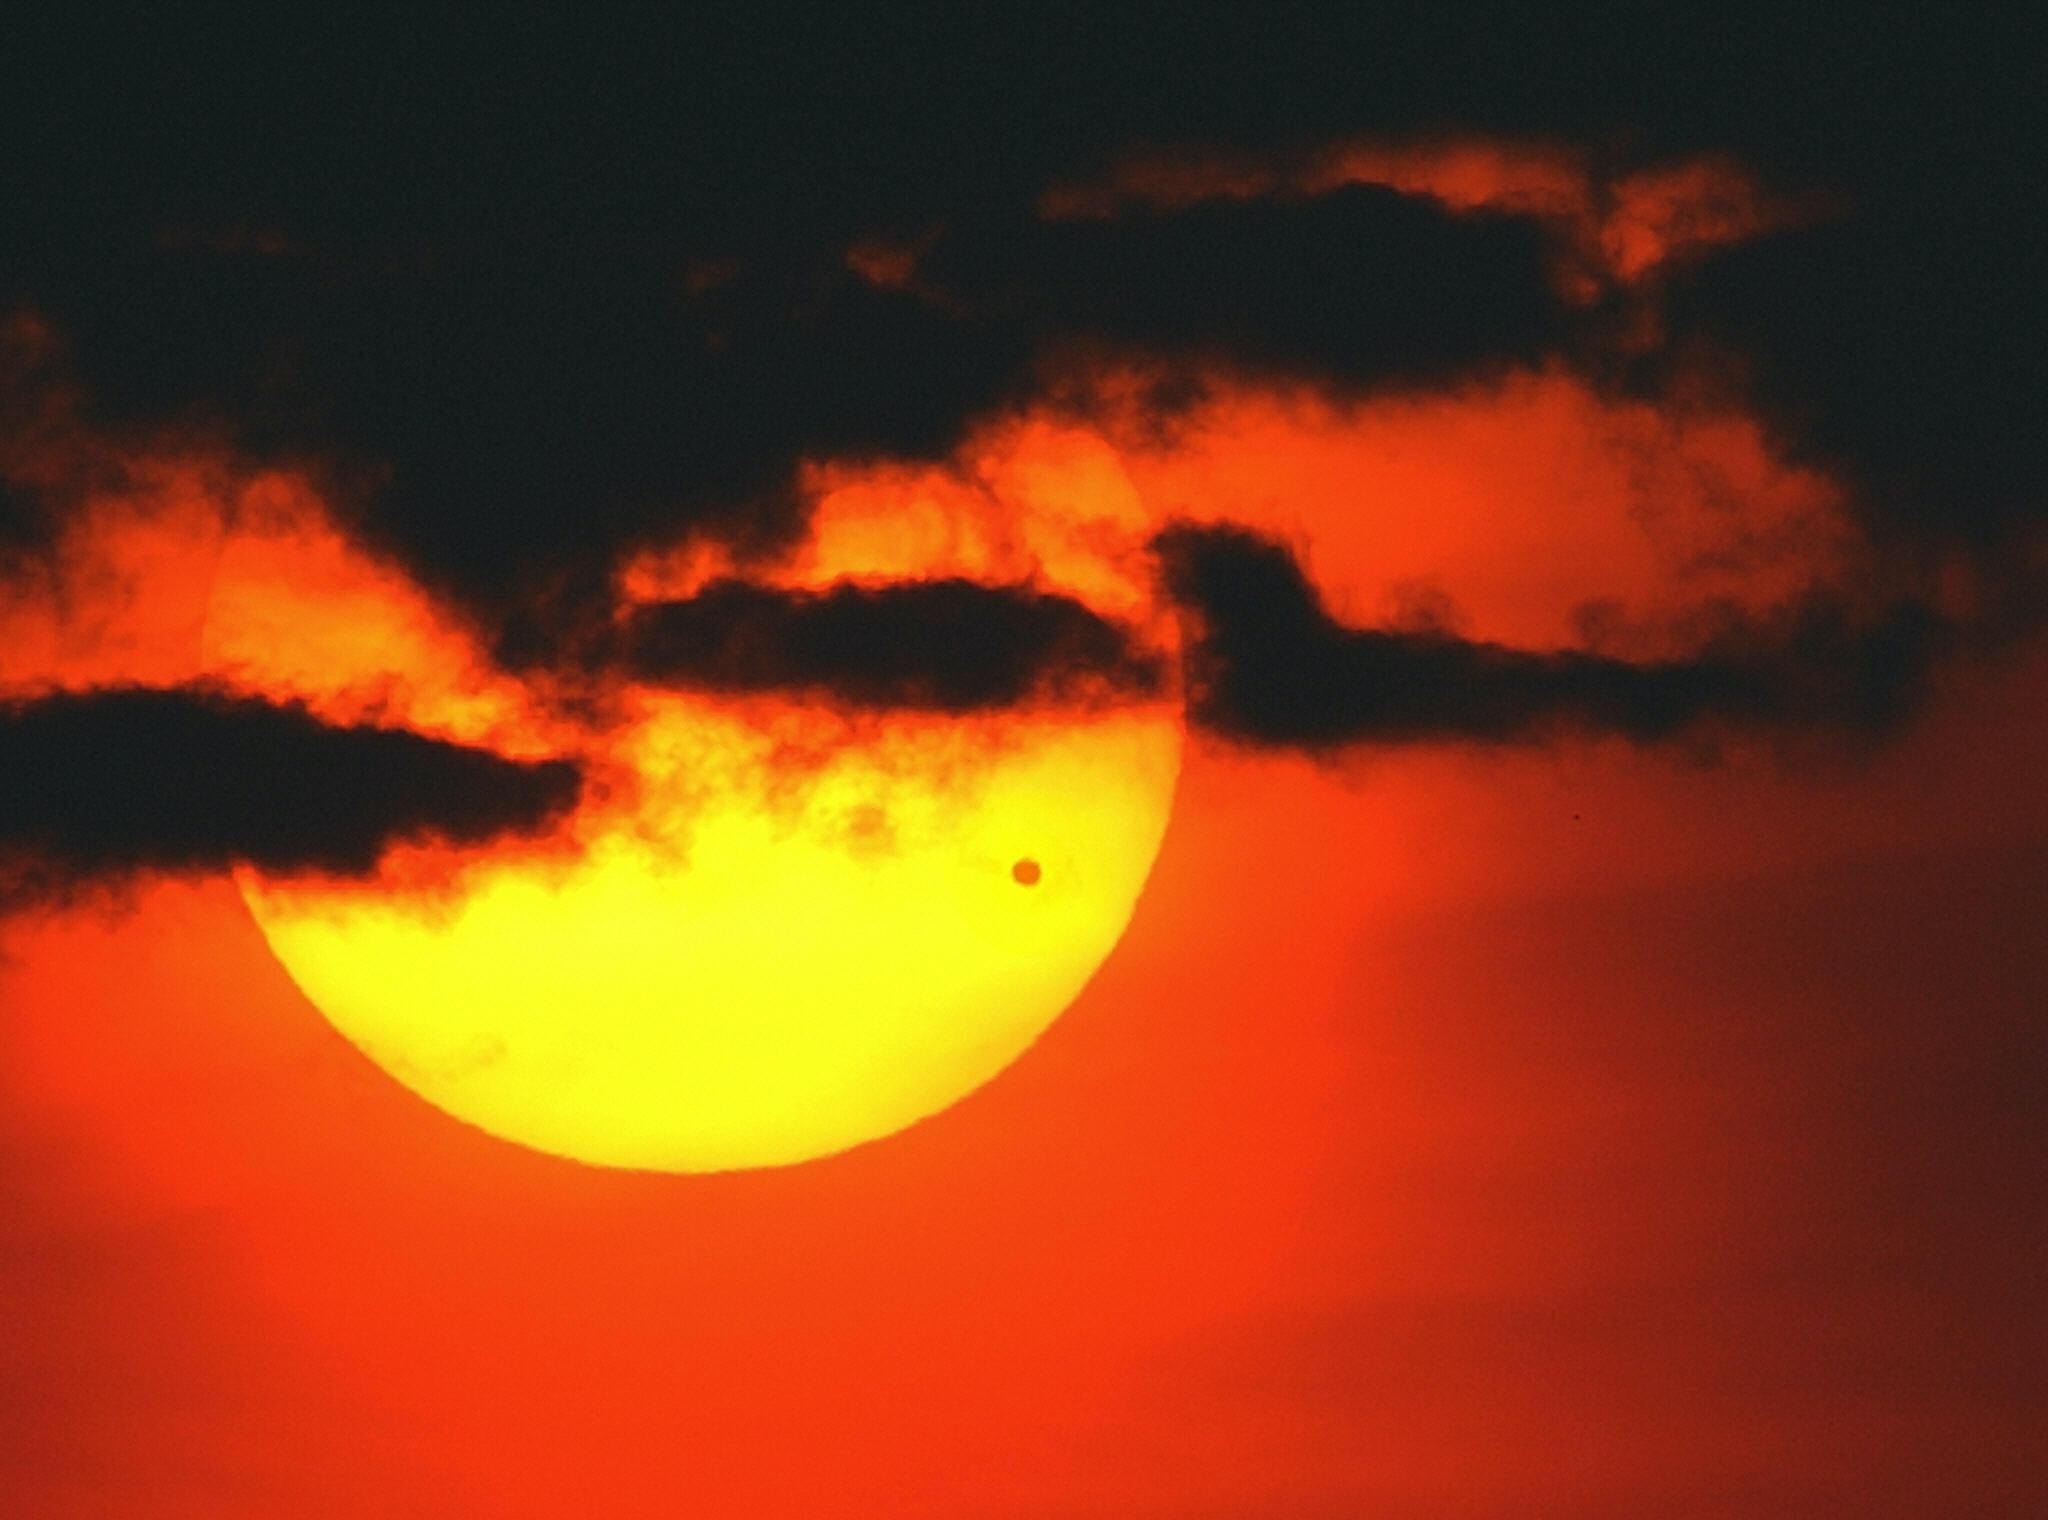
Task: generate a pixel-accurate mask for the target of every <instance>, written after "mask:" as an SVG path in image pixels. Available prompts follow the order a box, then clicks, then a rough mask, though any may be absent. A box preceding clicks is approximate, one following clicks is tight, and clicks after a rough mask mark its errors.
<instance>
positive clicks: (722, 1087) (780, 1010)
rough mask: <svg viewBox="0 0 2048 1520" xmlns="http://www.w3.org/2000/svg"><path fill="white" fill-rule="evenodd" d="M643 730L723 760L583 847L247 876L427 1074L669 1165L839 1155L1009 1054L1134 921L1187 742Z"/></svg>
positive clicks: (556, 1131)
mask: <svg viewBox="0 0 2048 1520" xmlns="http://www.w3.org/2000/svg"><path fill="white" fill-rule="evenodd" d="M649 725H650V731H649V732H648V733H647V734H646V735H644V736H643V737H644V739H645V740H646V741H647V742H648V743H649V745H650V747H654V748H660V749H662V750H664V751H665V752H666V753H667V755H668V756H669V757H670V758H671V759H672V761H673V763H674V765H675V767H676V772H675V773H676V774H677V775H678V776H679V777H686V776H688V775H689V774H690V773H691V772H692V768H693V766H694V765H695V764H697V763H698V762H705V764H704V773H705V774H706V775H709V776H711V777H712V778H714V779H712V780H711V781H710V782H709V783H708V784H707V785H705V786H702V787H695V788H693V787H691V786H689V785H688V784H687V782H685V781H681V780H679V781H678V782H677V783H676V784H675V786H674V788H673V789H672V790H671V791H669V792H668V793H666V794H660V793H658V794H657V796H656V797H654V798H652V799H650V800H648V801H647V802H646V803H645V804H644V805H643V808H642V809H641V810H640V811H638V812H636V813H635V814H633V815H631V816H630V817H628V818H624V819H620V820H618V821H617V823H616V824H615V825H614V826H612V827H611V828H610V829H609V830H608V832H607V833H605V834H604V835H603V836H602V837H600V838H598V839H596V840H594V841H592V842H590V843H589V844H588V846H587V847H586V848H585V849H584V851H583V852H582V853H581V854H580V856H579V857H578V858H576V859H575V860H574V861H573V862H571V863H568V864H566V865H563V864H558V863H551V862H545V861H543V862H533V861H530V860H522V859H521V858H520V857H519V856H518V855H516V854H515V855H513V856H511V857H509V858H508V860H507V862H506V863H505V864H503V865H495V864H493V863H492V862H490V861H488V860H486V861H484V862H482V863H480V864H479V865H477V866H475V867H472V868H470V869H468V870H466V871H465V873H464V874H463V877H462V880H461V883H460V885H459V887H458V888H457V889H456V891H455V892H454V895H453V896H452V897H446V896H444V895H442V894H438V893H436V894H430V895H428V896H426V897H424V898H422V897H420V896H418V895H417V894H411V893H407V892H404V891H388V892H378V891H366V890H364V889H362V888H360V887H346V886H333V885H329V886H320V885H309V884H305V883H298V884H293V883H264V882H262V881H260V880H258V879H257V878H256V877H255V876H254V875H253V874H250V873H244V875H243V877H242V884H243V889H244V895H245V897H246V899H247V901H248V903H249V906H250V908H251V910H252V911H253V912H254V914H255V916H256V920H257V922H258V923H259V924H260V925H261V926H262V928H263V932H264V934H265V935H266V936H267V938H268V939H269V941H270V945H271V947H272V949H273V950H274V951H275V952H276V954H277V956H278V958H279V960H281V961H282V962H283V964H284V966H285V968H286V969H287V970H288V971H289V972H290V973H291V975H292V978H293V980H294V981H296V982H297V983H298V985H299V987H300V988H301V989H302V990H303V991H304V992H305V994H306V995H307V997H309V998H310V999H311V1000H312V1001H313V1003H314V1004H315V1005H316V1006H317V1007H318V1008H319V1009H320V1010H321V1012H322V1013H324V1014H325V1015H326V1016H327V1018H328V1019H329V1020H331V1021H332V1022H333V1024H334V1025H335V1027H336V1028H338V1029H339V1030H340V1031H341V1032H342V1033H343V1034H344V1035H346V1036H347V1037H348V1038H349V1039H350V1040H351V1041H353V1042H354V1043H355V1044H356V1045H357V1046H358V1047H359V1048H360V1049H361V1050H362V1051H363V1052H364V1053H365V1054H366V1055H368V1056H369V1057H370V1059H371V1060H373V1061H375V1062H376V1063H377V1064H378V1065H379V1066H381V1067H382V1068H383V1069H384V1070H385V1071H387V1072H389V1073H390V1074H391V1075H392V1076H394V1077H396V1078H397V1079H398V1080H399V1081H401V1082H403V1083H404V1084H405V1085H406V1086H407V1087H409V1088H411V1089H412V1090H413V1091H414V1092H416V1093H418V1094H419V1095H420V1096H421V1097H423V1098H425V1099H427V1100H428V1101H429V1102H431V1103H433V1104H434V1105H436V1106H437V1107H439V1108H441V1109H443V1110H444V1111H446V1112H448V1113H450V1114H453V1115H455V1116H456V1117H457V1118H460V1119H465V1120H468V1121H469V1122H471V1123H473V1124H476V1125H478V1126H480V1127H482V1128H483V1129H485V1130H488V1131H489V1132H491V1133H492V1134H494V1135H498V1136H501V1137H503V1138H505V1139H507V1140H513V1141H517V1142H519V1143H520V1144H523V1145H527V1146H531V1147H534V1148H536V1149H539V1150H543V1151H549V1152H552V1153H554V1154H557V1155H561V1156H568V1157H573V1158H576V1159H578V1160H581V1161H588V1162H595V1163H600V1164H603V1165H607V1166H620V1167H638V1168H648V1169H656V1170H664V1171H713V1170H724V1169H730V1168H738V1167H753V1166H769V1165H776V1164H782V1163H788V1162H794V1161H801V1160H805V1159H807V1158H810V1157H814V1156H821V1155H825V1154H828V1153H830V1152H834V1151H838V1150H843V1149H845V1148H846V1147H848V1146H852V1145H856V1144H859V1143H860V1142H862V1141H864V1140H871V1139H875V1138H877V1137H879V1136H882V1135H887V1134H890V1133H893V1132H894V1131H896V1130H899V1129H901V1128H903V1127H904V1126H906V1125H908V1124H910V1123H912V1122H913V1121H915V1120H917V1119H920V1118H923V1117H924V1116H926V1115H929V1114H932V1113H935V1112H937V1111H938V1110H940V1109H943V1108H945V1107H946V1106H948V1105H949V1104H951V1103H953V1102H954V1101H956V1100H957V1099H959V1098H960V1097H962V1096H963V1095H965V1094H967V1093H969V1092H971V1091H973V1090H974V1089H975V1088H977V1087H979V1086H980V1085H981V1084H982V1083H984V1082H986V1081H987V1080H988V1079H989V1078H991V1077H993V1076H994V1075H995V1074H996V1073H997V1072H999V1071H1001V1070H1002V1069H1003V1068H1004V1067H1005V1066H1007V1065H1008V1064H1009V1063H1010V1062H1011V1061H1012V1060H1014V1059H1015V1058H1016V1057H1017V1055H1018V1054H1019V1053H1020V1052H1021V1051H1023V1050H1024V1048H1025V1047H1026V1046H1028V1045H1029V1044H1030V1043H1031V1042H1032V1041H1033V1040H1034V1039H1035V1038H1036V1037H1037V1036H1038V1035H1039V1034H1040V1033H1041V1032H1042V1031H1043V1030H1044V1029H1045V1028H1046V1027H1047V1026H1048V1025H1049V1024H1051V1023H1052V1021H1053V1020H1054V1019H1055V1018H1057V1017H1058V1016H1059V1014H1060V1013H1061V1011H1062V1010H1064V1009H1065V1008H1066V1007H1067V1005H1068V1004H1069V1003H1070V1002H1071V1001H1072V1000H1073V998H1074V996H1075V995H1076V994H1077V993H1078V992H1079V991H1080V990H1081V988H1082V986H1083V984H1084V983H1086V982H1087V980H1088V979H1089V977H1090V976H1091V975H1092V974H1093V973H1094V971H1095V968H1096V967H1097V965H1099V964H1100V962H1101V961H1102V959H1103V958H1104V957H1105V956H1106V955H1107V954H1108V953H1109V951H1110V949H1111V948H1112V947H1113V946H1114V945H1115V943H1116V941H1117V939H1118V938H1119V936H1120V935H1121V934H1122V932H1123V929H1124V926H1125V924H1126V922H1127V921H1128V919H1129V917H1130V914H1131V911H1132V906H1133V904H1134V902H1135V901H1136V899H1137V896H1138V892H1139V889H1140V888H1141V887H1142V886H1143V884H1144V881H1145V878H1146V875H1147V872H1148V871H1149V869H1150V867H1151V864H1152V860H1153V857H1154V855H1155V854H1156V853H1157V850H1158V846H1159V842H1160V836H1161V834H1162V832H1163V830H1164V828H1165V825H1166V820H1167V815H1168V813H1169V811H1170V808H1171V802H1172V796H1173V790H1174V781H1175V776H1176V774H1177V770H1178V764H1179V750H1180V733H1179V726H1178V723H1177V721H1176V720H1175V718H1174V717H1173V716H1172V715H1171V714H1170V713H1165V712H1158V711H1154V712H1148V713H1139V714H1129V713H1127V714H1123V715H1119V716H1114V717H1100V718H1092V719H1088V720H1084V721H1057V720H1020V721H1015V722H1010V723H1006V724H1004V725H1002V726H1001V728H1000V729H999V730H997V731H995V732H993V733H978V734H976V735H975V736H974V742H973V743H971V744H966V745H963V744H962V743H961V742H960V739H961V736H960V734H959V732H958V731H957V730H952V729H951V727H950V726H948V725H935V724H929V723H919V724H912V725H903V726H899V727H896V728H892V729H887V730H885V731H883V732H882V733H880V734H878V735H875V736H872V737H870V738H869V739H867V740H866V741H865V742H863V743H859V744H850V745H847V746H846V747H844V748H842V749H839V750H838V751H836V752H835V753H833V754H832V756H831V757H830V758H829V759H827V760H825V761H824V762H823V764H822V765H821V766H820V767H818V768H816V769H809V770H807V771H806V773H805V774H803V775H801V776H797V777H788V776H778V775H776V774H775V771H774V768H773V762H772V761H771V760H769V759H768V758H767V757H766V756H764V755H756V756H755V757H754V760H755V767H756V768H750V767H749V765H748V764H747V763H745V757H746V756H747V754H748V751H749V750H751V749H754V748H756V747H757V746H761V745H764V744H765V743H766V739H765V736H764V735H763V734H762V733H761V731H760V730H758V729H756V728H753V727H751V726H750V725H749V724H748V723H747V722H746V721H745V720H744V719H735V718H733V717H730V716H728V715H725V714H722V713H720V712H719V711H718V710H717V709H715V708H712V707H709V706H705V705H699V704H693V703H689V702H684V701H674V702H669V703H664V704H662V708H661V711H660V712H659V714H658V715H657V716H655V717H653V718H651V719H650V720H649ZM735 760H738V761H740V763H738V764H735V763H734V762H735Z"/></svg>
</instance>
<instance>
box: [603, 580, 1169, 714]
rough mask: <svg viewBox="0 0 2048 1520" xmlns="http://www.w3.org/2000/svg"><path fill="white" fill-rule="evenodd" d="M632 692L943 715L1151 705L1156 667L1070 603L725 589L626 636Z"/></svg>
mask: <svg viewBox="0 0 2048 1520" xmlns="http://www.w3.org/2000/svg"><path fill="white" fill-rule="evenodd" d="M623 663H624V665H625V667H626V668H627V669H628V670H629V671H630V673H631V674H632V675H634V676H635V677H637V678H638V679H641V680H648V681H655V682H662V683H667V684H673V685H680V686H692V687H697V688H701V689H704V690H709V691H717V692H730V693H741V692H768V691H782V692H794V693H805V694H811V695H817V696H823V697H824V698H826V699H827V700H830V701H834V702H838V703H842V704H845V705H847V706H851V707H857V708H877V709H882V708H909V709H925V710H929V711H934V712H945V713H969V712H979V711H984V710H988V709H993V708H1008V707H1016V706H1019V705H1021V704H1026V703H1029V702H1032V701H1034V700H1050V701H1086V700H1090V699H1093V698H1117V699H1129V698H1132V697H1136V696H1146V695H1151V694H1154V693H1156V692H1157V691H1158V690H1159V687H1160V676H1161V669H1160V662H1159V660H1158V659H1157V658H1156V657H1154V656H1152V655H1150V654H1148V653H1146V652H1145V651H1143V650H1142V649H1140V648H1138V647H1137V646H1136V645H1135V644H1134V643H1133V641H1132V638H1131V636H1130V634H1129V633H1128V632H1127V631H1126V630H1124V629H1122V628H1120V627H1118V626H1117V625H1116V624H1114V623H1111V622H1109V621H1107V620H1105V619H1104V618H1102V617H1100V616H1099V615H1097V614H1096V613H1094V612H1092V611H1090V610H1089V609H1088V608H1087V607H1085V606H1083V605H1082V604H1081V603H1079V602H1077V601H1074V600H1072V599H1071V598H1069V597H1064V596H1058V595H1055V594H1052V593H1049V592H1044V591H1037V590H1033V589H1031V588H1028V587H1021V586H988V585H982V584H980V583H978V582H974V581H966V580H934V581H907V582H900V583H895V584H890V585H882V586H874V587H864V586H857V585H852V584H841V585H837V586H833V587H831V588H829V589H827V590H823V591H817V592H806V591H783V590H776V589H772V588H768V587H763V586H756V585H751V584H748V583H745V582H741V581H721V582H717V583H714V584H713V585H710V586H708V587H706V588H705V589H704V590H703V591H701V592H700V593H698V594H697V595H696V596H694V597H691V598H689V599H688V600H686V601H677V602H666V603H661V604H657V605H655V606H651V607H648V608H646V609H644V610H642V611H641V612H639V613H638V614H636V615H635V616H634V617H633V619H632V620H631V621H630V622H629V623H628V625H627V628H626V633H625V639H624V654H623Z"/></svg>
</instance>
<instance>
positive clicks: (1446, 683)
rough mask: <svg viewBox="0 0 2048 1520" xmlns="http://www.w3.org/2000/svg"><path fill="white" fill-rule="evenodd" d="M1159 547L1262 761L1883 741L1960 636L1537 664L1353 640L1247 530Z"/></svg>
mask: <svg viewBox="0 0 2048 1520" xmlns="http://www.w3.org/2000/svg"><path fill="white" fill-rule="evenodd" d="M1157 547H1158V551H1159V554H1160V559H1161V565H1162V571H1163V574H1164V577H1165V581H1166V584H1167V588H1168V590H1169V592H1170V594H1171V595H1172V596H1173V597H1174V599H1175V600H1176V601H1178V602H1179V603H1180V604H1181V606H1182V607H1183V608H1184V609H1186V611H1187V612H1188V613H1189V614H1190V619H1191V622H1192V625H1193V627H1192V630H1191V639H1190V643H1189V645H1188V648H1187V651H1186V660H1187V674H1188V686H1189V711H1190V715H1191V717H1192V719H1193V721H1194V722H1196V723H1198V724H1199V725H1200V726H1202V727H1203V728H1206V729H1208V730H1209V731H1211V732H1213V733H1216V734H1218V735H1221V736H1222V737H1224V738H1227V739H1231V740H1235V741H1238V742H1240V743H1244V744H1248V745H1257V746H1272V747H1285V748H1294V749H1302V750H1311V751H1320V750H1333V749H1337V748H1341V747H1343V746H1347V745H1354V744H1395V743H1403V742H1412V741H1420V740H1457V739H1471V740H1483V741H1505V740H1517V739H1530V738H1540V737H1544V736H1548V735H1551V734H1555V733H1557V732H1559V731H1561V730H1581V731H1585V732H1589V733H1594V734H1613V735H1617V736H1620V737H1622V738H1627V739H1632V740H1637V741H1645V742H1647V741H1654V740H1660V739H1668V738H1671V737H1673V736H1675V735H1677V734H1680V733H1683V732H1685V731H1686V730H1688V729H1689V728H1692V727H1694V726H1695V725H1698V724H1701V723H1705V722H1713V721H1719V722H1726V723H1730V724H1738V725H1767V726H1771V727H1785V728H1807V727H1814V726H1826V727H1842V726H1847V727H1853V728H1871V727H1877V726H1881V725H1883V724H1884V723H1886V722H1888V721H1890V720H1892V719H1893V718H1895V717H1897V716H1898V715H1899V714H1900V712H1901V711H1902V710H1903V709H1904V708H1905V706H1906V705H1907V703H1908V701H1909V699H1910V697H1911V696H1912V694H1913V693H1914V690H1915V688H1916V687H1917V685H1918V683H1919V681H1920V678H1921V676H1922V675H1923V673H1924V671H1925V669H1926V666H1927V663H1928V661H1929V659H1930V658H1931V657H1932V655H1933V653H1934V652H1935V649H1936V647H1937V646H1938V644H1939V641H1940V638H1941V634H1942V630H1941V629H1940V627H1939V625H1938V623H1937V621H1936V620H1935V619H1934V618H1933V617H1932V615H1931V614H1929V613H1927V612H1926V611H1925V610H1924V609H1920V608H1917V607H1907V608H1904V609H1902V610H1900V611H1898V612H1896V613H1895V614H1893V615H1892V616H1890V617H1889V618H1886V619H1884V620H1883V621H1882V622H1880V623H1879V624H1877V625H1876V626H1874V627H1869V628H1862V629H1858V628H1855V627H1851V626H1850V625H1849V624H1848V623H1847V622H1846V621H1845V620H1844V617H1843V616H1842V615H1841V614H1840V613H1839V612H1837V611H1833V610H1829V609H1815V610H1812V611H1810V612H1808V613H1806V614H1805V615H1804V616H1802V617H1799V618H1796V619H1793V620H1792V621H1790V622H1789V623H1788V624H1787V625H1786V626H1785V627H1783V628H1776V629H1773V630H1770V631H1768V632H1760V631H1750V632H1746V633H1744V634H1741V635H1739V636H1738V635H1730V636H1729V637H1728V638H1726V639H1723V640H1720V641H1717V642H1716V643H1715V645H1714V646H1713V647H1711V648H1709V649H1708V650H1707V651H1706V652H1704V653H1702V654H1700V655H1698V656H1696V657H1693V658H1688V659H1674V660H1662V661H1647V662H1641V663H1637V662H1631V661H1628V660H1622V659H1615V658H1610V657H1607V656H1604V655H1599V654H1589V653H1582V652H1576V651H1568V652H1560V653H1536V652H1531V651H1527V650H1519V649H1511V648H1507V647H1504V646H1501V645H1498V644H1489V643H1481V642H1475V641H1471V640H1467V639H1462V638H1459V637H1457V636H1456V635H1454V634H1450V633H1446V632H1440V631H1436V630H1422V631H1407V630H1378V629H1355V628H1347V627H1345V626H1344V625H1342V624H1340V623H1339V622H1337V621H1336V620H1335V619H1334V618H1332V617H1331V616H1330V614H1329V613H1328V611H1327V610H1325V608H1324V606H1323V604H1322V601H1321V599H1320V598H1319V597H1318V595H1317V594H1316V592H1315V589H1314V588H1313V587H1312V586H1311V585H1310V584H1309V581H1308V579H1307V577H1306V576H1305V575H1304V574H1303V573H1302V570H1301V567H1300V566H1299V565H1298V564H1297V563H1296V562H1295V559H1294V557H1293V555H1292V554H1291V553H1289V551H1288V550H1287V549H1286V548H1285V546H1283V545H1281V544H1278V543H1276V542H1274V541H1272V540H1270V539H1267V538H1263V537H1261V536H1259V535H1257V534H1255V533H1252V532H1250V531H1248V530H1245V529H1242V528H1235V527H1206V526H1205V527H1195V526H1187V525H1182V526H1177V527H1174V528H1170V529H1168V530H1167V531H1166V532H1165V533H1163V534H1162V535H1161V536H1160V538H1159V540H1158V544H1157Z"/></svg>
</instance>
